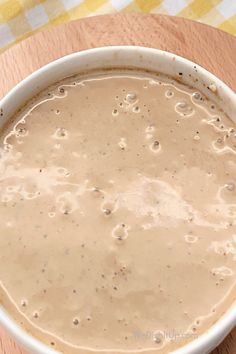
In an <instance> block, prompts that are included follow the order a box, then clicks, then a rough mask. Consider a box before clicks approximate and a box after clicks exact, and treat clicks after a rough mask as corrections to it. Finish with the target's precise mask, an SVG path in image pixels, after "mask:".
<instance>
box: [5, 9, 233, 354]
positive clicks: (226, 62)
mask: <svg viewBox="0 0 236 354" xmlns="http://www.w3.org/2000/svg"><path fill="white" fill-rule="evenodd" d="M105 45H141V46H146V47H153V48H160V49H163V50H167V51H170V52H172V53H175V54H178V55H181V56H183V57H185V58H188V59H190V60H192V61H194V62H196V63H198V64H199V65H202V66H203V67H205V68H206V69H208V70H209V71H211V72H212V73H214V74H215V75H216V76H218V77H219V78H220V79H222V80H223V81H224V82H225V83H227V84H228V85H229V86H230V87H231V88H232V89H233V90H234V91H236V80H235V78H236V60H235V58H236V38H235V37H233V36H231V35H229V34H227V33H225V32H223V31H220V30H217V29H215V28H212V27H209V26H206V25H203V24H200V23H197V22H193V21H189V20H185V19H181V18H176V17H169V16H163V15H150V14H116V15H105V16H99V17H91V18H86V19H82V20H78V21H74V22H71V23H68V24H65V25H61V26H57V27H51V28H49V29H48V30H46V31H44V32H40V33H38V34H36V35H35V36H33V37H30V38H28V39H27V40H25V41H23V42H21V43H20V44H18V45H16V46H14V47H12V48H10V49H9V50H7V51H6V52H4V53H3V54H1V55H0V68H1V72H0V77H1V79H0V98H1V97H3V96H4V94H5V93H6V92H7V91H8V90H9V89H10V88H12V87H13V86H14V85H15V84H16V83H17V82H19V81H20V80H22V79H23V78H24V77H26V76H27V75H28V74H30V73H31V72H33V71H34V70H36V69H38V68H39V67H41V66H42V65H44V64H46V63H48V62H50V61H52V60H54V59H57V58H59V57H61V56H64V55H66V54H69V53H73V52H75V51H79V50H82V49H87V48H94V47H100V46H105ZM235 353H236V328H235V329H234V330H233V331H232V332H231V334H230V335H229V336H228V337H227V338H226V340H225V341H224V343H222V344H221V345H220V346H219V347H218V348H217V349H216V350H214V352H213V353H212V354H235ZM0 354H26V352H25V351H24V350H22V349H20V347H19V346H18V345H17V344H16V343H15V342H14V341H13V340H12V339H11V338H10V336H9V335H8V334H6V332H5V331H4V330H3V329H0ZM68 354H69V353H68Z"/></svg>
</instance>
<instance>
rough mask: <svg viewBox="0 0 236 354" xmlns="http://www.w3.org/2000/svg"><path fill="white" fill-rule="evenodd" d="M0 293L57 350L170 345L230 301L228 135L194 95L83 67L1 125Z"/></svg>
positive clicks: (231, 138)
mask: <svg viewBox="0 0 236 354" xmlns="http://www.w3.org/2000/svg"><path fill="white" fill-rule="evenodd" d="M0 137H1V141H0V215H1V223H0V285H1V292H0V301H1V303H2V305H3V307H4V308H5V309H6V310H7V311H8V312H9V313H10V314H11V316H12V317H14V319H15V320H16V321H17V323H19V324H20V325H21V326H22V327H23V328H24V329H26V330H27V331H28V332H29V333H30V334H32V335H34V336H35V337H36V338H39V339H41V340H42V341H43V342H45V343H46V344H47V345H50V346H52V347H53V348H55V349H56V350H58V351H61V352H64V353H83V354H84V353H90V352H91V351H99V352H100V353H115V354H118V353H126V352H127V353H129V352H132V353H138V352H142V353H150V352H152V353H169V352H170V351H171V350H174V349H175V348H178V347H181V346H182V345H184V344H185V343H186V342H189V341H191V340H194V339H195V338H196V337H197V336H198V335H199V334H201V333H202V332H204V331H206V330H207V329H208V328H209V327H211V326H212V325H213V324H214V323H215V322H216V321H217V320H218V319H219V318H220V317H221V316H222V315H223V313H224V312H225V311H226V310H227V309H228V308H229V307H230V306H231V304H232V303H233V302H234V300H235V271H236V221H235V220H236V219H235V218H236V186H235V176H236V133H235V126H234V123H233V122H232V121H231V120H230V119H229V118H228V117H227V116H226V115H225V114H224V113H223V112H222V110H220V109H219V108H218V107H216V106H215V105H214V104H212V103H211V102H210V101H209V100H207V99H206V97H204V95H202V94H201V93H200V92H197V91H196V90H194V89H191V88H188V87H186V86H183V85H182V84H180V83H177V82H175V81H174V80H171V79H168V78H165V77H161V76H160V75H157V74H151V73H141V72H136V73H135V72H131V71H127V72H125V71H123V72H118V71H117V72H115V71H113V72H110V73H109V72H107V73H93V74H90V75H88V76H84V77H82V76H81V77H77V78H72V79H67V80H64V81H63V82H60V83H59V84H57V85H55V86H53V87H52V88H50V89H48V90H47V91H45V92H43V93H41V94H40V95H38V96H37V97H36V98H35V99H34V100H32V101H31V102H29V103H28V104H27V105H26V106H25V107H23V108H22V109H21V111H20V112H18V113H17V114H16V115H15V117H13V119H12V120H11V122H10V123H9V124H8V125H6V126H5V127H3V128H2V129H1V135H0Z"/></svg>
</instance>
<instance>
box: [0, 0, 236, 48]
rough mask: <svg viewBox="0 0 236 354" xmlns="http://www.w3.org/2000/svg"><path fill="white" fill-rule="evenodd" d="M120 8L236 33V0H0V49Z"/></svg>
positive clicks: (120, 9)
mask: <svg viewBox="0 0 236 354" xmlns="http://www.w3.org/2000/svg"><path fill="white" fill-rule="evenodd" d="M117 11H125V12H131V11H136V12H150V13H162V14H169V15H177V16H182V17H186V18H189V19H193V20H198V21H201V22H204V23H207V24H209V25H212V26H215V27H218V28H221V29H223V30H225V31H228V32H230V33H232V34H236V0H0V51H2V50H4V49H5V48H7V47H8V46H10V45H12V44H13V43H16V42H18V41H19V40H21V39H23V38H26V37H27V36H29V35H30V34H32V33H33V32H35V31H38V30H40V29H42V28H44V27H46V26H49V25H52V24H60V23H63V22H67V21H70V20H74V19H77V18H81V17H85V16H91V15H98V14H107V13H114V12H117Z"/></svg>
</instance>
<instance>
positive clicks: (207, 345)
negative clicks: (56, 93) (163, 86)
mask: <svg viewBox="0 0 236 354" xmlns="http://www.w3.org/2000/svg"><path fill="white" fill-rule="evenodd" d="M111 52H112V53H114V52H119V53H121V55H122V53H124V52H139V53H146V54H148V53H152V54H155V55H156V56H162V57H163V56H164V57H165V58H166V59H167V60H171V61H173V57H174V58H175V61H176V63H178V64H180V65H183V67H186V68H191V69H192V68H193V67H196V66H197V68H198V72H199V74H200V75H202V77H204V78H205V79H207V80H208V81H209V80H210V81H211V82H214V83H215V84H216V85H217V86H219V87H221V89H222V91H223V92H224V94H225V95H226V96H227V97H229V98H230V100H231V101H232V102H233V104H234V107H235V108H236V94H235V93H234V91H233V90H232V89H231V88H229V87H228V86H227V85H226V84H225V83H224V82H223V81H222V80H220V79H219V78H217V77H216V76H215V75H213V74H212V73H210V72H209V71H208V70H206V69H204V68H203V67H201V66H200V65H198V64H196V63H194V62H192V61H190V60H188V59H186V58H184V57H181V56H179V55H176V54H174V53H170V52H167V51H163V50H161V49H155V48H147V47H141V46H130V45H129V46H123V45H122V46H106V47H98V48H92V49H86V50H82V51H79V52H75V53H72V54H68V55H66V56H63V57H61V58H59V59H56V60H54V61H52V62H50V63H48V64H46V65H44V66H42V67H41V68H39V69H38V70H36V71H34V72H33V73H31V74H30V75H29V76H27V77H26V78H24V79H23V80H22V81H20V82H19V83H18V84H16V85H15V86H14V87H13V88H12V89H11V90H10V91H9V92H8V93H7V94H6V95H5V96H4V97H3V98H2V99H1V100H0V109H1V107H2V109H3V111H4V108H5V107H7V106H9V105H10V104H11V102H12V100H14V98H15V97H16V96H17V95H18V94H19V93H20V92H21V91H23V90H24V89H25V88H28V86H29V85H32V82H35V83H37V80H38V78H39V77H41V76H42V75H45V74H46V73H48V72H49V71H50V70H52V69H55V68H59V67H60V66H63V65H69V63H70V62H71V61H72V60H74V59H79V60H85V59H86V56H92V55H96V54H97V53H100V54H101V53H103V54H107V53H111ZM131 67H132V65H131ZM143 69H145V62H144V63H143ZM157 71H158V70H157ZM58 77H60V75H59V76H58ZM61 79H63V77H62V78H61ZM59 80H60V78H59V79H58V81H59ZM54 82H56V81H54ZM52 83H53V82H52ZM46 86H47V85H46ZM28 96H30V95H28ZM33 96H34V95H33ZM25 103H26V101H25V100H24V101H22V104H21V106H22V105H23V104H25ZM19 107H20V105H19ZM19 107H18V108H19ZM235 111H236V110H235ZM0 118H1V117H0ZM8 118H9V117H8ZM0 324H1V325H2V326H3V327H4V328H5V329H6V330H7V331H8V332H9V333H10V334H11V335H12V336H13V337H14V338H15V339H16V340H17V341H18V342H19V343H20V344H22V345H23V347H25V348H28V350H30V351H32V352H33V353H38V354H59V352H58V351H56V350H55V349H53V348H50V347H49V346H47V345H46V344H44V343H43V342H41V341H40V340H38V339H36V338H34V337H33V336H32V335H31V334H29V333H28V332H27V331H26V330H24V329H23V328H21V327H20V326H19V325H18V324H17V323H16V322H15V321H14V320H13V318H11V316H10V315H9V314H8V313H7V312H6V311H5V310H4V308H3V307H2V306H1V305H0ZM234 326H236V301H234V302H233V304H232V305H231V306H230V307H229V308H228V310H227V311H226V313H225V314H223V315H222V317H220V318H219V320H218V321H217V322H216V323H215V324H214V325H213V326H211V327H210V328H209V329H208V330H207V331H206V332H203V334H201V335H199V336H198V337H197V338H196V339H194V340H192V341H191V342H189V343H188V344H186V345H184V346H182V347H179V348H178V349H177V350H175V351H173V352H171V353H172V354H203V353H207V352H209V350H212V349H214V347H215V346H217V345H218V344H219V342H221V341H222V340H223V338H224V337H225V336H226V335H227V334H228V333H229V332H230V330H231V329H232V328H233V327H234ZM106 351H107V352H108V350H103V352H106ZM110 351H111V350H110ZM92 352H93V351H91V353H92ZM94 352H95V351H94ZM96 352H98V353H99V351H96ZM141 352H142V351H140V353H141ZM114 353H115V352H114ZM128 353H129V352H128ZM130 353H132V352H131V351H130Z"/></svg>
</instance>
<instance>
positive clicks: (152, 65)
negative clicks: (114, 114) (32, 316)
mask: <svg viewBox="0 0 236 354" xmlns="http://www.w3.org/2000/svg"><path fill="white" fill-rule="evenodd" d="M115 67H120V68H127V67H132V68H139V69H145V70H152V71H157V72H160V73H163V74H167V75H169V76H172V77H174V78H178V79H179V80H181V81H182V82H183V83H186V84H188V85H190V86H193V87H195V88H196V89H198V90H200V91H201V92H202V93H204V94H205V95H206V96H207V97H209V98H210V99H211V100H212V101H213V102H215V103H217V104H219V105H220V106H221V107H222V109H223V110H224V111H225V113H227V114H228V116H229V117H230V118H231V119H232V120H234V121H235V123H236V94H235V93H234V92H233V91H232V90H231V89H230V88H229V87H228V86H226V85H225V84H224V83H223V82H222V81H220V80H219V79H218V78H217V77H215V76H214V75H212V74H211V73H209V72H208V71H207V70H205V69H203V68H202V67H200V66H199V65H197V64H195V63H193V62H191V61H189V60H186V59H184V58H181V57H179V56H176V55H174V54H171V53H168V52H164V51H161V50H157V49H150V48H143V47H133V46H121V47H103V48H97V49H90V50H86V51H82V52H78V53H74V54H71V55H68V56H65V57H63V58H61V59H58V60H56V61H54V62H52V63H50V64H48V65H46V66H44V67H43V68H41V69H39V70H37V71H36V72H34V73H33V74H31V75H30V76H28V77H27V78H26V79H24V80H23V81H22V82H20V83H19V84H18V85H16V86H15V87H14V88H13V89H12V90H11V91H10V92H9V93H8V94H7V95H6V96H5V97H4V98H3V99H2V100H1V101H0V114H1V116H0V127H1V125H2V124H4V123H5V122H6V121H7V120H8V119H9V118H10V117H11V116H12V114H14V112H16V110H17V109H18V108H20V107H21V106H22V105H23V104H24V103H25V102H26V101H28V100H29V99H30V98H32V97H33V96H34V95H35V94H37V93H38V92H40V91H41V90H43V89H45V88H47V87H48V86H49V85H51V84H53V83H55V82H57V81H59V80H61V79H63V78H65V77H68V76H71V75H74V74H78V73H80V72H84V71H87V70H90V69H101V68H115ZM179 73H182V74H179ZM211 84H214V85H215V87H216V88H217V90H216V92H213V91H215V90H213V91H212V90H210V89H209V86H210V88H212V86H211ZM0 323H1V324H2V325H3V326H4V327H5V328H6V329H7V331H8V332H9V333H10V334H11V335H12V336H13V337H14V338H15V339H16V340H17V341H18V342H19V344H21V345H22V346H23V347H24V348H26V349H27V350H28V351H29V352H30V353H35V354H36V353H37V354H56V353H58V352H56V351H54V350H52V349H51V348H49V347H48V346H46V345H45V344H43V343H41V342H40V341H38V340H37V339H35V338H33V337H32V336H30V335H29V334H28V333H26V332H25V331H24V330H22V329H21V328H20V327H19V326H18V325H17V324H16V323H15V322H14V321H13V320H12V319H11V318H10V316H9V315H8V314H7V313H6V312H5V311H4V309H3V308H1V307H0ZM234 326H236V303H234V305H233V306H232V307H231V308H230V309H228V311H227V312H226V313H225V315H224V316H222V317H221V318H220V319H219V320H218V321H217V323H216V324H215V325H214V326H212V327H211V328H210V329H209V330H208V331H206V332H205V333H204V334H202V335H200V336H199V337H198V338H197V339H195V340H194V341H192V342H190V343H189V344H187V345H185V346H184V347H181V348H180V349H178V350H177V351H175V352H173V354H207V353H209V352H210V351H211V350H213V349H214V348H215V347H216V346H217V345H218V344H219V343H220V342H221V341H222V340H223V339H224V338H225V336H226V335H227V334H228V333H229V332H230V331H231V330H232V329H233V327H234ZM114 354H115V353H114Z"/></svg>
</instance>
